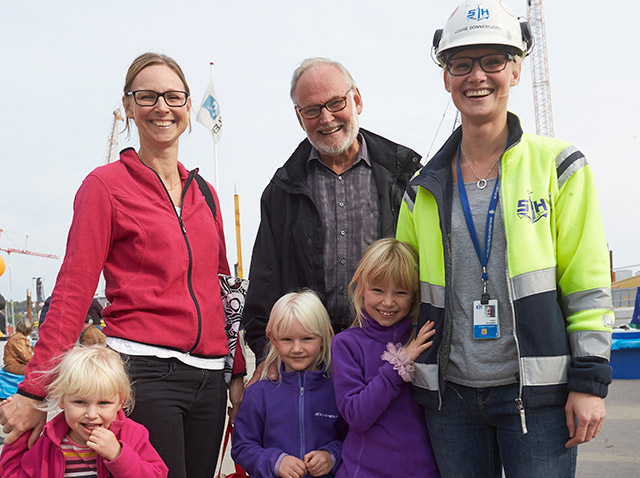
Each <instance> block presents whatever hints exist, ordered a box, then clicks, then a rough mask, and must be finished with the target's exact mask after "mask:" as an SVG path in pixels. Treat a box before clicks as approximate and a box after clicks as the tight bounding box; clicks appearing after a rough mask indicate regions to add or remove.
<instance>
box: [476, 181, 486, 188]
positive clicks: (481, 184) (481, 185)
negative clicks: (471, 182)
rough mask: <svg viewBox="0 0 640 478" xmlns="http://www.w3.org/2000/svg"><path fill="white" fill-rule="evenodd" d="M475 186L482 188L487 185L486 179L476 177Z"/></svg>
mask: <svg viewBox="0 0 640 478" xmlns="http://www.w3.org/2000/svg"><path fill="white" fill-rule="evenodd" d="M476 187H477V188H478V189H484V188H486V187H487V180H486V179H478V182H477V183H476Z"/></svg>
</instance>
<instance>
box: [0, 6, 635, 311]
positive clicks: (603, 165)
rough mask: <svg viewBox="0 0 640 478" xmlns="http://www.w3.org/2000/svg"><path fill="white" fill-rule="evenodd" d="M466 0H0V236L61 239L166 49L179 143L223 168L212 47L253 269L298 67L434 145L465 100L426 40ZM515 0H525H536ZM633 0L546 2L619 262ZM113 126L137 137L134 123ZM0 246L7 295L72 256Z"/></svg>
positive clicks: (380, 119)
mask: <svg viewBox="0 0 640 478" xmlns="http://www.w3.org/2000/svg"><path fill="white" fill-rule="evenodd" d="M458 3H459V2H458V1H457V0H439V1H425V0H408V1H405V0H397V1H394V2H390V1H388V0H386V1H382V0H367V1H365V0H361V1H348V0H341V1H333V0H325V1H323V2H308V1H301V0H273V1H270V2H268V1H263V0H227V1H223V0H208V1H197V0H182V1H181V2H176V1H175V0H173V1H163V0H156V1H148V0H140V1H131V0H127V1H122V0H110V1H105V2H87V1H70V0H66V1H65V0H60V1H56V2H51V1H49V0H28V1H26V0H25V1H22V2H15V1H9V0H2V2H0V58H2V65H3V67H2V73H0V91H2V94H1V96H0V98H2V100H1V106H0V108H2V112H3V114H2V115H0V146H1V149H0V155H1V158H2V159H1V164H2V168H1V169H0V171H1V173H0V178H1V184H0V229H3V230H4V232H3V233H2V234H1V235H0V246H2V247H15V248H23V247H24V243H25V236H26V235H28V236H29V241H28V248H29V249H31V250H34V251H38V252H46V253H55V254H58V255H60V256H63V255H64V251H65V243H66V235H67V231H68V229H69V225H70V223H71V217H72V204H73V198H74V195H75V192H76V190H77V189H78V187H79V186H80V183H81V182H82V180H83V178H84V177H85V176H86V175H87V174H88V173H89V172H90V171H91V170H92V169H94V168H95V167H97V166H100V165H101V164H103V163H104V159H105V153H106V145H107V138H108V135H109V130H110V127H111V122H112V111H113V110H114V109H115V108H116V107H118V106H120V104H121V100H120V98H121V96H122V85H123V82H124V75H125V72H126V69H127V68H128V66H129V64H130V63H131V61H132V60H133V59H134V58H135V57H136V56H137V55H139V54H140V53H143V52H145V51H156V52H161V53H165V54H168V55H170V56H172V57H173V58H175V59H176V60H177V61H178V63H180V65H181V66H182V68H183V69H184V71H185V74H186V76H187V80H188V81H189V83H190V87H191V92H192V96H193V102H194V108H193V110H192V111H193V113H192V123H193V130H192V132H191V133H185V134H184V135H183V136H182V138H181V140H180V154H179V160H180V161H181V162H182V163H183V164H185V166H186V167H187V168H189V169H191V168H195V167H199V168H200V172H201V174H202V175H203V176H204V177H205V178H206V179H208V180H209V181H210V182H212V183H213V181H214V178H213V175H214V167H213V142H212V140H211V137H210V135H209V133H208V131H207V130H206V129H205V128H204V127H203V126H202V125H200V124H199V123H196V122H195V115H196V114H197V111H198V108H199V104H200V102H201V100H202V96H203V94H204V90H205V87H206V85H207V83H208V81H209V71H210V70H209V62H211V61H213V62H215V83H216V89H217V92H218V100H219V102H220V104H221V108H222V116H223V121H224V126H223V136H222V139H221V140H220V142H219V143H218V158H219V174H220V177H219V181H220V188H219V191H218V194H219V196H220V199H221V203H222V204H221V207H222V214H223V218H224V220H225V231H226V238H227V244H228V250H229V256H228V257H229V262H230V264H233V263H235V262H236V260H237V259H236V248H235V242H236V241H235V228H234V211H233V194H234V191H237V193H238V194H239V195H240V207H241V213H240V214H241V223H242V248H243V249H242V252H243V260H244V271H245V276H247V275H248V270H249V262H250V257H251V249H252V247H253V241H254V238H255V234H256V231H257V227H258V223H259V199H260V195H261V193H262V190H263V189H264V187H265V186H266V185H267V183H268V181H269V179H270V178H271V176H272V175H273V173H274V171H275V170H276V168H277V167H278V166H280V165H281V164H283V163H284V161H285V160H286V159H287V158H288V157H289V155H290V154H291V152H292V151H293V150H294V148H295V147H296V146H297V144H298V143H299V142H300V141H301V140H302V139H303V138H304V133H303V131H302V129H301V128H300V127H299V125H298V123H297V121H296V118H295V116H294V112H293V108H292V105H291V101H290V99H289V97H288V90H289V80H290V77H291V73H292V71H293V70H294V69H295V68H296V66H297V65H298V64H299V63H300V61H301V60H303V59H304V58H307V57H312V56H326V57H329V58H333V59H336V60H338V61H340V62H342V63H343V64H344V65H345V66H346V67H347V68H348V69H349V70H350V71H351V73H352V75H353V76H354V78H355V80H356V83H357V85H358V87H359V88H360V92H361V93H362V97H363V102H364V110H363V113H362V115H361V117H360V124H361V126H363V127H365V128H368V129H370V130H373V131H375V132H377V133H379V134H382V135H383V136H386V137H388V138H390V139H392V140H394V141H397V142H400V143H403V144H405V145H407V146H409V147H411V148H413V149H415V150H417V151H418V152H420V153H421V154H422V155H423V156H426V155H427V153H428V152H429V150H430V147H431V144H432V143H435V144H434V146H433V149H431V152H430V154H431V155H433V154H434V153H435V151H437V149H438V148H439V147H440V145H441V144H442V143H443V142H444V140H445V139H446V137H447V136H448V135H449V134H450V132H451V128H452V126H453V122H454V113H453V111H454V110H453V106H449V107H448V110H447V105H448V102H449V95H448V94H447V93H446V92H445V90H444V88H443V86H442V72H441V70H440V68H438V67H437V66H436V65H435V64H434V63H433V61H432V60H431V58H430V56H429V46H430V44H431V39H432V36H433V31H434V30H435V29H436V28H441V27H442V26H443V25H444V23H445V21H446V19H447V18H448V16H449V14H450V13H451V12H452V10H453V9H454V7H455V6H456V5H457V4H458ZM509 4H510V6H511V7H512V9H513V10H514V11H515V12H516V13H517V14H519V15H521V16H526V1H525V0H519V1H515V0H512V1H511V2H510V3H509ZM608 5H611V6H610V7H608ZM635 11H636V3H635V2H631V1H628V0H624V1H621V2H615V3H612V4H606V3H605V4H602V3H598V4H596V3H595V2H577V1H553V2H552V1H547V2H545V4H544V15H545V20H546V33H547V46H548V64H549V70H550V78H551V98H552V107H553V120H554V125H555V136H556V137H558V138H562V139H565V140H568V141H571V142H573V143H574V144H576V145H577V147H578V148H579V149H580V150H582V151H583V152H584V153H585V155H586V156H587V158H588V160H589V162H590V164H591V166H592V167H593V170H594V171H595V175H596V181H597V186H598V191H599V197H600V202H601V205H602V212H603V217H604V223H605V228H606V234H607V240H608V242H609V247H610V248H611V249H613V251H614V266H615V267H623V266H631V265H636V264H639V263H640V255H639V254H638V253H637V244H638V240H637V238H636V236H637V235H638V232H639V230H640V227H639V225H638V221H639V218H640V214H639V213H638V211H637V208H638V201H637V199H636V198H637V196H638V193H637V185H636V182H637V181H636V176H637V175H638V172H639V171H640V168H639V166H638V164H637V161H638V160H639V159H640V158H639V154H638V153H639V151H640V142H639V139H638V134H639V129H640V128H639V120H638V114H637V109H638V106H639V103H640V102H639V101H638V94H637V91H636V90H637V87H638V83H639V81H638V80H640V65H639V63H640V62H639V61H638V59H637V58H636V57H635V56H634V54H635V50H636V49H635V48H634V47H635V46H636V45H637V44H638V39H637V33H634V32H637V20H636V15H635V14H634V13H635ZM630 55H631V56H630ZM523 72H524V74H523V78H522V81H521V83H520V85H519V86H518V87H517V88H515V89H513V90H512V93H511V98H510V110H511V111H513V112H515V113H517V114H518V115H519V116H520V118H521V120H522V122H523V126H524V128H525V130H527V131H530V132H535V117H534V107H533V94H532V87H531V74H530V64H529V60H526V61H525V63H524V66H523ZM445 110H446V111H447V113H446V115H445V116H444V118H443V114H444V112H445ZM441 121H442V126H441V128H440V130H439V132H438V133H437V131H438V125H439V124H440V123H441ZM436 133H437V134H436ZM119 141H120V147H121V148H124V147H126V146H129V145H131V146H133V147H137V135H136V134H135V132H134V134H133V135H132V136H131V139H130V140H127V138H126V137H125V135H121V136H120V138H119ZM0 257H2V258H3V259H4V261H5V262H6V263H7V265H9V264H10V265H11V272H10V273H9V270H7V271H6V272H5V273H4V275H2V276H0V292H1V293H2V294H4V295H5V296H6V297H7V298H10V297H13V298H14V299H16V300H24V298H25V296H26V289H27V288H33V278H34V277H43V278H44V285H45V293H46V295H49V294H50V293H51V291H52V288H53V285H54V283H55V277H56V275H57V272H58V270H59V267H60V264H61V261H57V260H52V259H44V258H39V257H33V256H27V255H20V254H11V256H10V258H9V257H8V256H7V254H6V253H5V252H0Z"/></svg>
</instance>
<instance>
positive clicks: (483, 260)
mask: <svg viewBox="0 0 640 478" xmlns="http://www.w3.org/2000/svg"><path fill="white" fill-rule="evenodd" d="M461 144H462V140H461V141H460V143H458V152H457V154H456V170H457V173H458V191H459V192H460V202H461V203H462V210H463V211H464V218H465V220H466V222H467V229H469V235H470V236H471V241H472V242H473V247H475V249H476V255H477V256H478V259H479V260H480V265H481V266H482V285H483V294H482V300H483V302H484V301H485V300H488V299H489V295H488V293H487V282H488V280H489V275H488V274H487V265H488V264H489V256H490V255H491V242H492V240H493V224H494V222H495V221H494V219H495V215H496V207H497V206H498V196H499V194H500V193H499V189H498V184H499V183H500V168H498V177H497V178H496V185H495V186H494V187H493V195H492V196H491V202H490V203H489V212H488V213H487V226H486V228H485V230H484V254H482V251H481V250H480V241H478V234H477V233H476V226H475V225H474V224H473V216H472V215H471V207H470V206H469V198H468V197H467V191H466V189H465V188H464V181H463V180H462V171H461V170H460V145H461ZM507 144H508V142H507Z"/></svg>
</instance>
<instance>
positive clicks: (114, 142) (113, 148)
mask: <svg viewBox="0 0 640 478" xmlns="http://www.w3.org/2000/svg"><path fill="white" fill-rule="evenodd" d="M123 120H124V118H123V117H122V113H121V112H120V108H116V109H115V110H113V123H111V131H110V132H109V139H107V154H106V157H105V161H104V163H105V164H109V163H112V162H113V161H115V160H116V159H118V134H119V133H118V123H119V122H120V121H123Z"/></svg>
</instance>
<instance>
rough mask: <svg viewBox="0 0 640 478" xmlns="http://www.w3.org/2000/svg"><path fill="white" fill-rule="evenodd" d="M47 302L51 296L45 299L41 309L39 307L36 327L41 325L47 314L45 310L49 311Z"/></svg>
mask: <svg viewBox="0 0 640 478" xmlns="http://www.w3.org/2000/svg"><path fill="white" fill-rule="evenodd" d="M49 304H51V296H49V297H47V298H46V299H45V301H44V305H43V306H42V309H40V316H39V317H38V329H40V327H42V323H43V322H44V319H45V317H46V316H47V312H49Z"/></svg>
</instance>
